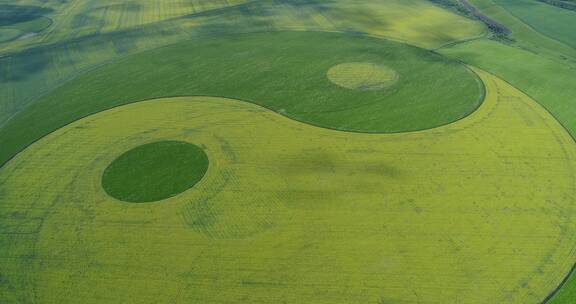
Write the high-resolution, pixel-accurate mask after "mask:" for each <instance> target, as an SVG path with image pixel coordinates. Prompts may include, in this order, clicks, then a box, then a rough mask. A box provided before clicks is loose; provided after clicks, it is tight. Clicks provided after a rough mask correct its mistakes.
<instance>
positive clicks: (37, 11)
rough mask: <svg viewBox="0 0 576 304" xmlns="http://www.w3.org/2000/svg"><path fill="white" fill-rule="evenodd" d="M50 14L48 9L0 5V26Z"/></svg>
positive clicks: (50, 11)
mask: <svg viewBox="0 0 576 304" xmlns="http://www.w3.org/2000/svg"><path fill="white" fill-rule="evenodd" d="M52 12H53V10H52V9H50V8H45V7H39V6H31V5H13V4H0V26H6V25H12V24H16V23H21V22H26V21H32V20H34V19H38V18H40V17H43V16H44V15H47V14H50V13H52Z"/></svg>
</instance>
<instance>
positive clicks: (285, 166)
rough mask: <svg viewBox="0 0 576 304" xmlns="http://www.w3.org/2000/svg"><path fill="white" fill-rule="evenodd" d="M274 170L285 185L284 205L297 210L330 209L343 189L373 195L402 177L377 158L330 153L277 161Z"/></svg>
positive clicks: (310, 154) (400, 172)
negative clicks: (392, 180)
mask: <svg viewBox="0 0 576 304" xmlns="http://www.w3.org/2000/svg"><path fill="white" fill-rule="evenodd" d="M352 153H355V152H352ZM370 153H371V152H370ZM374 155H377V153H375V154H374ZM275 166H276V167H277V168H278V174H279V175H282V176H283V177H284V180H285V182H286V189H285V190H283V191H281V193H280V195H281V197H283V201H284V202H285V203H286V204H287V206H288V207H291V208H298V209H300V208H304V209H308V208H325V207H329V206H331V205H332V204H333V203H334V202H336V201H339V200H340V198H339V197H335V196H341V195H342V193H343V192H342V190H343V189H349V190H348V191H350V192H363V193H373V192H374V191H375V189H382V188H383V187H385V185H386V184H387V180H391V179H398V178H402V176H403V175H404V174H403V172H402V170H400V169H399V168H397V167H395V166H392V165H391V164H389V163H388V162H386V161H382V160H378V159H377V158H373V159H371V160H362V161H359V160H353V159H351V157H347V156H346V154H338V153H334V152H329V151H310V150H308V151H304V152H302V153H299V154H297V155H293V156H289V157H285V158H283V159H280V160H277V161H276V162H275ZM367 176H368V177H369V178H366V177H367Z"/></svg>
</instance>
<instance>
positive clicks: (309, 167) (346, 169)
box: [276, 150, 402, 178]
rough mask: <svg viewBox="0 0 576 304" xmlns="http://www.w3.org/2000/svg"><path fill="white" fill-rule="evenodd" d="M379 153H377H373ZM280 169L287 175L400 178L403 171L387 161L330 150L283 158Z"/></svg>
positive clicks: (279, 164) (278, 165) (277, 163)
mask: <svg viewBox="0 0 576 304" xmlns="http://www.w3.org/2000/svg"><path fill="white" fill-rule="evenodd" d="M373 154H374V155H377V153H373ZM276 167H278V171H280V172H282V173H283V174H285V175H286V176H298V175H304V174H311V173H312V174H313V173H318V174H324V173H329V174H330V173H332V174H334V175H340V176H349V175H353V174H358V175H366V174H368V175H376V177H378V176H379V177H383V178H400V177H401V176H402V171H401V170H399V169H398V168H397V167H394V166H392V165H390V164H388V163H387V162H385V161H381V160H378V159H376V158H374V160H363V161H358V160H353V159H350V158H348V157H346V155H343V154H338V153H335V152H330V151H319V150H318V151H308V152H306V151H305V152H303V153H300V154H298V155H293V156H291V157H289V158H285V159H283V160H277V162H276Z"/></svg>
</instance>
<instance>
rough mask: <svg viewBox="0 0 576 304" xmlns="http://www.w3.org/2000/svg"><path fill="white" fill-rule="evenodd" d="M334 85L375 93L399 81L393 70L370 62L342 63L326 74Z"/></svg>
mask: <svg viewBox="0 0 576 304" xmlns="http://www.w3.org/2000/svg"><path fill="white" fill-rule="evenodd" d="M326 76H328V79H329V80H330V81H332V82H333V83H334V84H336V85H339V86H341V87H344V88H347V89H353V90H362V91H373V90H381V89H384V88H386V87H389V86H391V85H393V84H394V83H396V81H398V78H399V75H398V73H396V71H394V70H393V69H391V68H389V67H387V66H384V65H379V64H374V63H369V62H350V63H342V64H338V65H335V66H333V67H331V68H330V69H329V70H328V72H327V73H326Z"/></svg>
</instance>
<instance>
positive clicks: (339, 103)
mask: <svg viewBox="0 0 576 304" xmlns="http://www.w3.org/2000/svg"><path fill="white" fill-rule="evenodd" d="M252 35H255V34H250V35H248V37H252ZM257 35H267V37H268V36H271V37H277V38H276V39H279V37H283V36H285V35H292V36H294V35H296V36H298V37H300V36H302V37H310V35H312V36H314V37H325V36H324V35H329V34H321V33H294V32H283V33H282V34H280V33H278V32H274V33H261V34H257ZM278 35H282V36H278ZM331 35H332V34H330V35H329V36H328V37H332V38H330V39H332V41H333V42H334V43H340V42H341V41H339V39H344V40H346V39H355V40H360V41H362V42H370V43H371V44H373V46H374V47H377V48H378V49H380V50H381V49H382V48H383V47H385V45H384V44H386V43H391V42H382V41H380V40H376V39H375V40H373V41H372V40H369V39H370V37H356V36H352V37H350V36H345V35H342V36H340V35H336V34H334V36H331ZM234 37H236V38H238V36H228V38H227V39H235V38H234ZM242 37H244V36H242ZM257 37H259V36H257ZM242 39H244V38H242ZM204 43H205V44H210V43H218V42H217V41H216V40H214V39H210V40H206V41H205V42H204ZM238 43H239V42H238ZM398 46H401V48H402V50H403V51H410V50H411V51H414V52H415V54H420V53H422V54H425V55H426V56H428V57H430V58H433V59H435V60H436V59H438V60H440V61H438V64H437V67H438V68H439V69H441V70H443V71H445V69H446V68H451V69H452V70H454V71H455V72H458V73H460V74H455V75H450V76H449V77H448V78H446V77H445V76H441V79H440V81H443V82H446V83H447V85H449V84H454V83H450V81H452V80H453V81H455V82H456V83H460V84H462V81H464V82H465V83H464V85H467V86H468V88H469V89H470V90H473V91H476V92H478V96H477V97H473V96H468V98H467V99H468V100H466V97H465V96H464V97H463V96H461V95H460V92H462V91H454V90H449V88H448V86H446V90H444V91H445V93H446V94H448V95H444V93H442V92H444V91H442V90H439V89H435V90H434V92H433V94H434V95H435V96H436V99H433V97H432V96H431V95H428V96H427V97H428V98H430V101H429V102H428V103H427V104H422V103H421V101H420V100H419V99H418V98H419V97H414V96H413V94H411V92H412V91H410V90H408V91H407V90H406V89H404V90H402V89H401V88H402V87H397V88H398V90H396V91H394V90H389V91H378V92H359V93H357V92H355V91H351V90H345V89H338V88H336V87H335V86H333V84H331V83H330V82H329V81H328V80H327V78H326V76H325V72H326V70H328V69H329V68H330V67H331V66H333V65H335V64H339V63H342V62H347V61H352V59H354V60H358V59H359V58H360V59H364V60H363V61H366V60H368V61H370V60H376V61H378V60H380V59H379V58H380V57H379V56H381V55H376V57H374V55H369V54H368V55H366V53H358V54H354V52H352V53H349V54H347V55H339V52H336V53H334V56H332V57H330V58H326V59H321V58H317V59H314V60H312V61H313V62H314V64H316V65H317V66H318V67H319V68H318V69H317V70H310V71H308V74H310V75H309V77H311V78H310V79H307V80H308V81H307V82H306V83H302V82H300V83H298V82H297V80H296V79H297V78H298V77H303V75H302V74H301V72H302V70H300V69H298V68H295V67H293V65H286V64H284V65H283V67H281V69H285V68H286V69H288V70H286V71H287V73H288V72H290V69H292V72H290V73H293V74H294V75H292V74H290V73H289V74H287V75H292V76H293V77H294V81H293V84H294V87H290V86H288V87H286V86H287V82H286V81H283V82H282V86H280V85H279V84H278V85H276V84H274V83H273V82H274V81H275V80H274V77H265V78H264V79H262V80H257V81H270V82H272V86H274V85H276V86H278V88H279V89H281V90H284V88H287V89H288V90H289V91H288V93H289V94H308V95H310V96H309V97H310V98H308V99H310V100H311V101H314V103H315V104H316V105H313V106H311V107H305V106H304V105H303V104H295V105H291V104H290V103H289V98H288V96H286V97H282V98H280V97H281V96H279V95H281V94H284V93H283V92H282V91H274V90H269V92H264V91H262V89H261V86H260V85H258V84H255V83H250V84H246V85H245V87H246V88H250V87H252V88H254V89H256V88H258V89H259V91H258V92H257V93H258V94H259V95H262V94H264V95H266V94H268V95H270V96H272V95H277V96H276V98H268V99H266V98H264V99H263V98H258V96H254V97H252V96H250V94H248V93H249V92H248V91H247V92H243V91H242V90H244V89H242V90H235V91H234V92H228V93H226V94H224V92H223V90H222V89H221V88H220V87H216V86H215V84H216V83H218V82H219V81H223V82H224V83H226V85H228V86H230V83H229V79H230V78H229V76H228V75H226V74H223V73H222V71H225V70H226V67H224V66H221V67H220V68H219V69H220V70H218V69H216V72H215V73H219V74H216V75H219V76H218V77H217V78H215V79H213V80H214V83H210V86H211V89H208V90H206V89H204V90H198V89H195V88H194V87H191V88H190V89H188V88H187V86H191V85H192V86H195V85H196V84H195V83H196V82H195V81H196V80H194V79H190V78H186V77H187V74H186V73H188V71H186V70H183V69H182V67H185V66H187V65H188V64H187V63H177V64H173V65H172V67H171V68H173V69H175V72H174V73H172V74H167V75H165V77H164V76H162V78H173V77H174V75H179V76H180V75H181V76H183V77H184V78H182V80H179V81H180V82H182V83H181V84H182V85H181V86H178V85H176V84H177V83H170V82H168V83H164V84H162V86H159V85H158V83H156V82H149V83H146V84H145V85H142V84H138V86H139V87H142V86H144V87H145V88H147V89H148V90H149V91H150V90H151V89H152V88H158V89H157V90H154V91H150V92H149V93H148V94H144V93H142V92H139V91H132V93H129V94H133V95H134V96H132V97H127V96H126V93H128V92H129V91H127V90H129V89H130V87H131V86H134V85H135V84H134V83H133V84H129V83H124V84H122V85H120V84H119V83H120V82H123V81H127V80H128V81H130V80H131V78H134V77H133V76H132V75H122V73H125V69H124V68H119V67H118V66H119V65H123V64H124V65H125V66H126V65H128V63H127V62H129V61H130V60H131V59H130V58H125V59H123V60H121V61H116V62H115V65H114V66H107V67H104V68H102V69H99V70H98V71H96V72H98V73H99V74H94V73H96V72H92V73H90V74H86V75H85V77H83V78H82V79H76V80H75V81H74V83H80V82H82V83H83V84H82V85H80V87H82V90H80V89H78V90H74V89H71V88H72V87H69V86H63V87H60V89H59V90H57V91H55V92H54V93H53V94H50V95H48V96H46V97H45V99H48V100H49V101H50V102H49V103H46V102H42V101H40V102H38V103H36V104H35V105H33V106H32V107H30V108H28V109H27V110H26V111H25V112H22V113H21V114H20V115H19V116H18V117H19V118H16V117H15V118H13V119H12V120H11V121H10V123H9V124H7V125H5V126H4V128H3V129H2V130H0V133H3V135H4V136H8V137H11V138H12V139H6V142H12V143H13V144H11V145H12V146H14V144H16V143H17V142H18V141H22V140H23V137H22V136H20V135H18V136H17V135H16V134H17V133H20V134H21V135H22V133H21V132H23V131H24V132H29V131H31V129H29V127H28V128H27V129H22V128H16V129H14V125H17V124H19V123H18V121H20V122H24V121H37V122H38V123H39V124H42V125H43V126H40V125H37V126H35V128H42V129H43V130H50V129H54V126H47V125H46V124H54V123H55V124H56V125H55V127H56V128H57V127H58V126H62V125H63V123H66V122H67V121H71V120H74V119H76V118H78V116H86V115H89V114H91V113H94V112H97V111H98V110H101V109H103V108H108V107H110V106H114V105H116V104H122V103H124V102H125V101H124V102H123V101H120V98H122V99H124V100H130V99H132V100H133V101H138V100H143V99H148V98H149V97H166V96H178V95H210V96H226V97H231V98H237V99H244V100H275V99H276V100H277V102H276V104H270V105H269V107H270V108H271V109H274V110H276V111H279V112H280V113H284V114H285V115H288V116H290V117H291V118H293V119H298V120H302V121H307V122H310V123H313V124H317V125H322V126H327V127H331V126H334V128H336V129H340V130H358V131H362V132H370V131H371V130H375V131H380V132H388V133H389V132H395V131H400V130H405V131H411V130H419V129H426V128H427V127H434V126H438V125H442V124H445V123H448V122H450V121H453V120H456V119H460V118H462V117H464V116H466V115H468V114H469V113H471V112H473V111H474V110H475V109H476V108H477V107H478V106H479V104H480V103H481V101H482V99H483V94H484V92H483V91H484V88H483V84H482V82H481V81H480V80H479V79H478V78H477V75H475V74H474V73H473V72H472V71H470V70H468V69H467V68H466V67H465V66H463V65H461V63H457V62H456V61H445V59H443V57H441V55H439V54H437V53H435V52H430V51H424V50H421V49H418V48H415V47H411V46H410V47H409V46H404V45H398ZM398 46H397V47H396V48H399V47H398ZM351 47H353V48H356V46H351ZM359 47H360V48H361V49H363V48H364V45H360V46H359ZM366 47H367V45H366ZM404 47H409V48H410V49H403V48H404ZM174 48H175V50H170V49H169V48H166V49H164V48H162V49H158V50H157V52H158V53H164V52H166V51H171V52H174V51H176V52H184V53H183V54H177V55H178V56H170V57H171V58H176V57H179V56H190V53H189V52H190V50H188V49H187V48H186V44H181V45H178V46H174ZM399 49H400V48H399ZM192 50H194V49H192ZM284 52H286V51H284ZM300 54H301V53H300ZM156 55H158V54H155V53H154V52H153V51H150V52H147V53H146V54H143V55H142V56H147V57H150V58H148V59H145V60H144V59H142V60H144V61H143V62H142V63H138V64H136V65H135V66H133V68H134V69H135V70H134V73H137V74H141V73H142V72H143V71H142V69H141V64H146V63H148V64H150V63H152V62H156V61H158V60H162V59H161V58H159V57H158V56H156ZM172 55H174V54H172ZM393 55H394V51H392V54H391V55H390V56H393ZM408 55H409V53H407V52H404V53H403V56H408ZM230 56H234V55H233V54H232V55H230ZM313 56H316V55H313ZM367 56H368V57H367ZM418 56H419V55H418ZM212 57H214V56H212ZM269 57H270V56H269ZM272 57H274V58H282V57H281V56H280V57H278V54H276V55H275V53H274V54H272ZM272 57H270V58H268V59H267V60H269V62H273V60H276V59H274V58H272ZM391 58H393V57H391ZM415 58H416V57H415ZM138 60H140V59H138ZM185 60H196V59H194V58H192V59H185ZM229 60H235V59H233V58H232V59H229ZM238 60H241V61H242V60H248V61H249V62H251V61H250V60H253V59H250V58H248V59H246V58H240V59H238ZM322 60H323V61H322ZM326 60H329V61H326ZM216 61H218V60H216ZM254 62H255V63H256V64H261V62H265V61H263V58H260V57H259V58H258V60H257V61H254ZM220 63H221V61H220ZM130 64H132V63H130ZM196 64H197V65H199V66H200V69H204V70H203V71H207V73H209V74H206V75H210V73H212V72H211V71H210V67H208V66H206V63H205V62H202V61H198V60H197V62H196ZM263 64H266V63H263ZM161 65H162V66H168V65H167V64H164V63H162V64H161ZM310 67H311V66H310V65H309V68H310ZM257 68H258V67H257ZM396 69H397V70H398V68H397V67H396ZM403 69H413V67H412V66H411V65H405V67H404V68H403ZM112 71H116V72H115V73H117V74H118V75H120V76H119V79H118V83H116V84H114V83H115V82H114V83H112V84H111V86H108V85H105V87H103V88H97V89H95V90H93V92H88V91H85V90H87V89H88V88H89V87H90V86H92V85H95V86H99V85H100V83H101V82H102V81H106V80H107V79H108V78H109V77H110V74H108V72H112ZM150 71H154V69H151V70H150ZM233 71H234V70H233ZM235 72H236V71H235ZM277 72H281V70H278V71H277ZM277 72H272V73H277ZM432 72H433V71H432ZM432 72H430V73H432ZM195 73H196V74H198V72H195ZM261 73H264V74H262V75H265V74H266V73H268V74H270V72H269V71H263V72H260V71H259V70H257V72H255V73H253V74H257V75H260V74H261ZM407 73H408V74H405V75H403V76H401V77H403V79H407V80H408V79H409V77H412V76H411V75H412V73H414V72H410V71H409V72H407ZM104 74H106V75H104ZM416 74H418V77H420V80H422V81H426V78H425V77H427V76H426V74H422V73H416ZM94 75H102V77H101V78H100V80H94V79H90V78H91V77H93V76H94ZM144 76H145V75H144ZM468 76H470V77H468ZM96 77H100V76H96ZM193 77H200V76H193ZM211 77H215V76H213V75H212V76H211ZM450 77H451V78H450ZM444 78H445V79H444ZM227 79H228V80H227ZM310 81H314V83H315V84H316V85H314V86H313V87H312V82H310ZM434 81H436V82H437V83H436V84H438V81H439V79H435V80H434ZM466 82H467V83H466ZM235 83H236V82H232V84H235ZM406 83H413V85H412V86H414V85H416V84H417V83H419V82H418V81H416V80H414V81H412V82H410V81H406ZM253 84H255V85H256V86H255V87H254V86H253ZM114 85H120V86H119V87H118V89H117V90H116V89H114V88H112V86H114ZM204 85H205V86H206V84H204ZM164 86H165V87H164ZM210 86H208V87H210ZM267 86H268V87H270V85H268V84H267ZM422 88H423V87H422V85H418V91H419V92H417V93H418V94H420V95H422V96H421V98H424V96H423V95H426V91H422ZM394 89H396V87H395V88H394ZM160 90H162V91H165V92H166V93H163V92H161V91H160ZM467 90H468V89H467ZM470 90H469V91H468V93H467V94H468V95H470V93H471V92H472V91H470ZM80 91H82V93H83V94H85V95H84V97H82V96H81V95H77V93H78V92H80ZM62 92H66V93H62ZM298 92H302V93H298ZM328 93H329V94H328ZM412 93H413V92H412ZM67 94H68V95H67ZM94 94H97V95H98V94H112V95H110V96H102V95H101V96H99V97H96V95H94ZM258 94H256V95H258ZM314 94H315V95H314ZM330 94H331V95H330ZM386 94H387V95H390V96H393V97H387V95H386ZM391 94H394V95H391ZM399 94H403V96H405V97H406V96H407V94H408V95H410V96H411V97H410V96H408V97H406V98H404V97H401V96H400V95H399ZM473 94H475V93H473ZM149 95H152V96H149ZM292 96H293V97H294V98H297V99H299V101H300V102H301V103H302V102H303V101H305V100H303V98H302V96H298V95H292ZM78 98H81V99H82V102H80V100H78ZM386 98H388V99H386ZM421 98H420V99H421ZM463 98H464V100H462V99H463ZM284 99H285V100H286V103H285V104H284V105H283V104H282V103H281V100H284ZM350 100H354V104H350V103H348V101H350ZM382 100H388V102H390V101H396V103H398V102H402V103H407V102H413V103H414V102H417V103H418V107H417V108H418V109H420V110H419V111H420V112H414V113H413V114H412V113H411V106H410V104H409V103H407V104H406V105H404V104H388V103H382ZM410 100H412V101H410ZM437 101H441V102H442V103H438V102H437ZM278 102H280V103H278ZM318 102H320V104H319V105H318V104H317V103H318ZM376 102H380V103H378V104H377V103H376ZM322 103H324V105H323V104H322ZM49 104H52V105H53V107H52V106H48V105H49ZM63 104H65V105H66V106H64V105H63ZM423 105H425V106H431V108H430V111H428V110H426V108H423V107H422V106H423ZM78 106H79V107H78ZM288 106H289V107H293V108H292V109H290V108H287V107H288ZM82 107H84V108H85V107H89V108H90V109H89V110H83V109H82ZM389 107H393V108H394V111H399V110H400V111H403V112H389V111H384V110H385V109H387V108H388V109H389ZM56 108H59V109H58V110H56ZM377 108H381V109H377ZM402 108H403V109H402ZM439 109H442V110H441V112H440V113H442V114H444V116H441V117H439V118H436V115H438V113H439V112H438V111H439ZM286 110H287V112H286ZM448 110H451V111H452V112H449V111H448ZM69 111H76V112H78V113H77V114H74V115H72V116H70V117H69V118H66V119H64V121H56V120H57V119H58V118H56V117H57V116H58V115H60V114H64V115H70V113H71V112H69ZM82 111H84V113H83V112H82ZM350 111H351V112H350ZM50 112H54V115H50V117H51V118H50V119H49V120H45V119H41V118H39V117H38V118H32V117H31V116H30V115H31V113H35V114H32V115H47V113H50ZM354 112H356V114H353V113H354ZM428 112H432V113H434V115H427V113H428ZM397 113H398V114H397ZM375 114H378V121H376V122H372V121H369V120H368V121H366V119H368V118H370V117H373V116H374V115H375ZM342 115H344V116H346V117H345V118H342V117H340V116H342ZM414 115H416V116H418V115H420V116H422V117H419V119H415V121H416V122H415V123H418V124H420V126H408V127H407V128H404V127H402V126H400V125H398V126H394V125H393V123H396V122H395V121H394V120H390V119H391V118H393V119H395V120H397V122H398V123H401V124H406V123H408V124H412V122H411V121H410V120H407V119H408V118H409V117H411V116H414ZM322 117H324V118H322ZM401 117H402V118H403V119H400V118H401ZM353 119H356V122H354V121H353ZM427 121H428V122H427ZM354 123H360V124H362V125H359V126H360V128H358V127H355V126H354V125H353V124H354ZM380 123H384V124H388V125H389V126H391V128H388V127H384V128H386V129H388V130H386V129H383V128H382V127H379V126H378V124H380ZM371 124H372V125H373V126H374V128H373V129H372V127H371ZM423 124H424V125H426V124H428V125H429V126H427V127H422V125H423ZM431 124H432V125H431ZM11 125H12V127H10V126H11ZM26 125H28V123H27V122H26ZM394 128H395V129H396V130H394ZM10 129H12V131H10ZM37 131H38V130H36V131H34V132H37ZM43 132H45V131H42V132H41V133H43ZM38 134H40V133H38ZM0 152H1V151H0ZM7 152H8V151H4V153H7ZM5 155H6V154H5Z"/></svg>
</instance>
